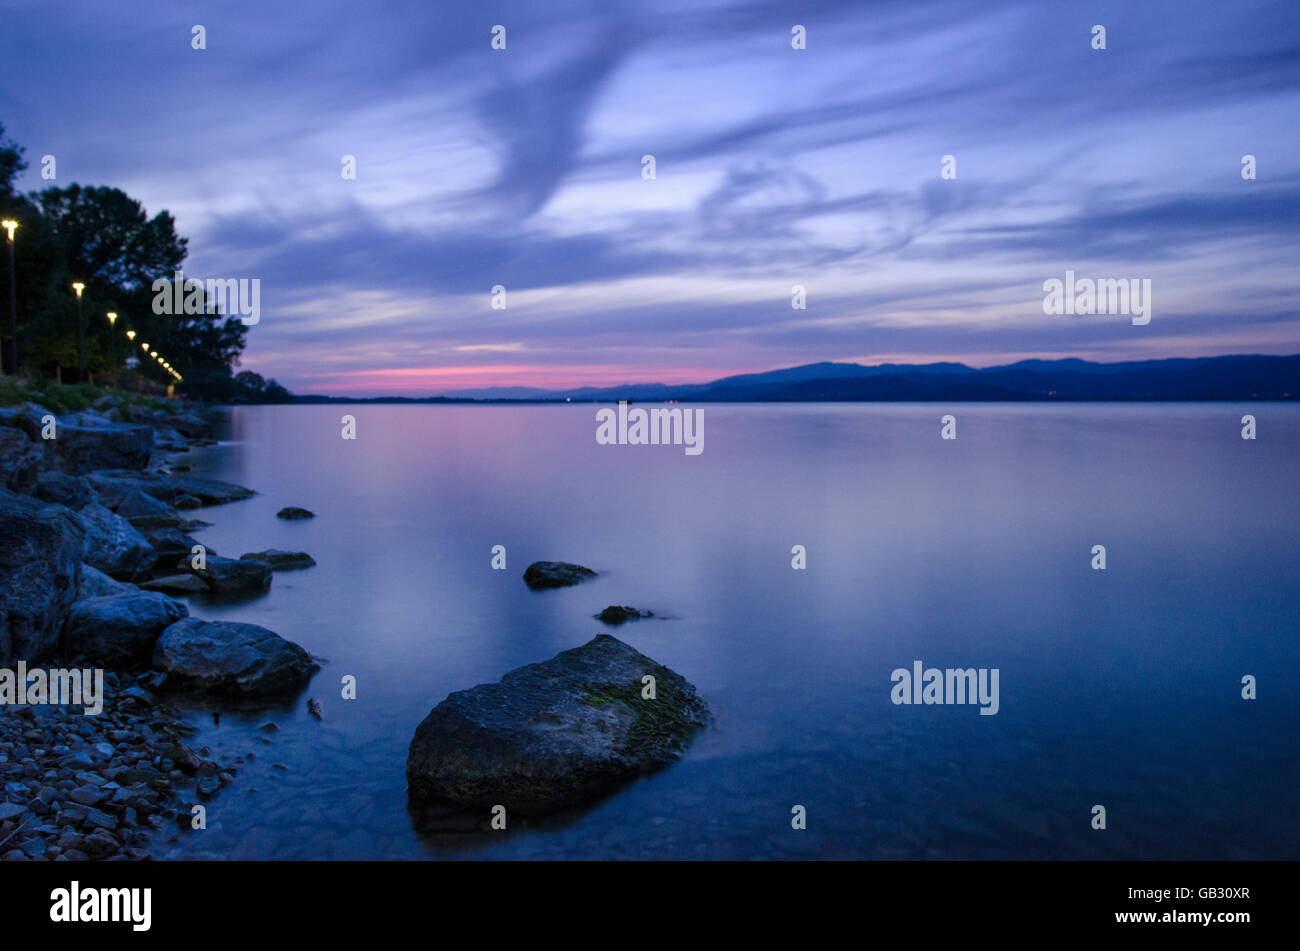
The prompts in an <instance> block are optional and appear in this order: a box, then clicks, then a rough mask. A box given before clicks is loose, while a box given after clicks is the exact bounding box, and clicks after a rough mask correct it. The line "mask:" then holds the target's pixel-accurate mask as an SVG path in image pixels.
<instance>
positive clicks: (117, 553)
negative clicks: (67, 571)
mask: <svg viewBox="0 0 1300 951" xmlns="http://www.w3.org/2000/svg"><path fill="white" fill-rule="evenodd" d="M77 517H78V518H79V519H81V523H82V525H83V526H84V527H85V530H86V547H85V553H84V555H83V557H82V561H84V562H86V564H88V565H92V566H94V567H96V568H98V569H99V570H100V571H102V572H104V573H105V574H107V575H112V576H113V577H114V578H124V579H126V580H128V581H130V580H132V579H135V578H139V577H142V576H143V575H144V574H145V573H146V572H148V571H149V569H150V568H152V567H153V566H154V562H156V561H157V560H158V552H157V551H155V550H154V548H153V545H152V544H151V543H150V542H149V541H148V539H146V538H145V536H143V535H141V534H140V533H139V532H138V531H136V530H135V528H134V526H132V525H131V523H130V522H128V521H127V520H126V519H124V518H122V517H121V516H120V515H116V514H114V513H113V512H110V511H109V510H108V509H106V508H104V506H102V505H100V504H99V503H98V502H91V503H90V504H89V505H87V506H85V507H84V508H83V509H82V510H81V511H80V512H78V513H77Z"/></svg>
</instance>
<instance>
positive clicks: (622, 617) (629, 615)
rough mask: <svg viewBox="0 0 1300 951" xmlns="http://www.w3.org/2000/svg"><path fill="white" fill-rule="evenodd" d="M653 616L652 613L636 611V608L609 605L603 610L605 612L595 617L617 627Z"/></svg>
mask: <svg viewBox="0 0 1300 951" xmlns="http://www.w3.org/2000/svg"><path fill="white" fill-rule="evenodd" d="M654 616H655V614H654V612H653V611H638V610H637V609H636V608H631V607H628V606H627V605H622V606H620V605H617V604H611V605H610V606H609V607H607V608H605V610H603V611H601V612H600V613H599V614H597V615H596V620H597V621H603V622H604V623H605V624H609V625H611V626H613V627H617V626H618V625H620V624H624V623H626V622H627V621H635V620H637V619H638V618H643V617H654Z"/></svg>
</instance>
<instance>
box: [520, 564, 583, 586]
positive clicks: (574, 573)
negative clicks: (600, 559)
mask: <svg viewBox="0 0 1300 951" xmlns="http://www.w3.org/2000/svg"><path fill="white" fill-rule="evenodd" d="M594 577H596V572H594V571H592V570H591V569H590V568H584V567H582V565H573V564H570V563H569V562H567V561H535V562H533V563H532V564H531V565H529V566H528V567H527V568H525V569H524V584H526V585H528V587H530V588H532V589H533V590H537V589H539V588H567V587H568V586H569V585H573V584H581V583H582V582H584V581H587V580H589V579H591V578H594Z"/></svg>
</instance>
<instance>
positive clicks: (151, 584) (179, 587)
mask: <svg viewBox="0 0 1300 951" xmlns="http://www.w3.org/2000/svg"><path fill="white" fill-rule="evenodd" d="M140 587H142V588H144V589H145V590H146V591H167V592H170V593H172V594H207V593H208V592H209V591H210V590H212V589H211V588H209V587H208V583H207V582H206V581H204V580H203V579H202V578H200V577H199V576H198V575H167V577H165V578H154V579H153V580H151V581H142V582H140Z"/></svg>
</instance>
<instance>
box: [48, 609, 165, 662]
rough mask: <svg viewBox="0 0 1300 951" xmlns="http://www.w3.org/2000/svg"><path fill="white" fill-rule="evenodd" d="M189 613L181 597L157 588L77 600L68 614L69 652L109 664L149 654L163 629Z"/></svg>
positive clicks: (71, 655)
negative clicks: (170, 594) (176, 598)
mask: <svg viewBox="0 0 1300 951" xmlns="http://www.w3.org/2000/svg"><path fill="white" fill-rule="evenodd" d="M189 613H190V612H189V609H188V608H186V607H185V605H183V604H181V603H180V602H179V601H174V600H172V599H171V598H169V597H167V595H165V594H158V593H157V592H155V591H124V592H122V593H121V594H110V595H107V596H105V597H100V598H88V599H86V600H85V601H78V602H77V603H76V604H74V605H73V606H72V611H71V613H69V615H68V624H67V628H66V638H67V641H66V645H67V653H68V656H69V657H84V658H86V659H87V660H89V661H90V662H91V663H94V664H104V665H109V666H112V665H116V664H123V663H127V662H128V661H131V660H134V659H137V658H143V657H147V655H148V654H149V651H150V649H151V648H152V647H153V644H154V641H156V640H157V639H158V635H159V634H161V633H162V631H163V629H164V628H165V627H167V626H168V625H169V624H173V623H175V622H176V621H179V620H180V619H181V618H183V617H187V616H188V615H189Z"/></svg>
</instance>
